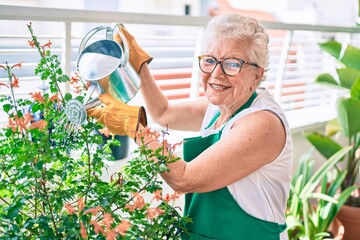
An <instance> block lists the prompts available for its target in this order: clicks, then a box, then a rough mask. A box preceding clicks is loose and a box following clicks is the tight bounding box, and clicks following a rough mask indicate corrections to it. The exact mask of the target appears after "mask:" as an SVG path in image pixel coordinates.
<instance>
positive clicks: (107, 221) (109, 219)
mask: <svg viewBox="0 0 360 240" xmlns="http://www.w3.org/2000/svg"><path fill="white" fill-rule="evenodd" d="M103 222H104V223H105V226H106V229H108V230H110V229H111V223H113V222H114V219H113V217H112V216H111V214H110V213H105V214H104V220H103Z"/></svg>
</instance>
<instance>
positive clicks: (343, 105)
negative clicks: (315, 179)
mask: <svg viewBox="0 0 360 240" xmlns="http://www.w3.org/2000/svg"><path fill="white" fill-rule="evenodd" d="M320 48H321V49H322V50H323V51H325V52H327V53H329V54H330V55H331V56H333V57H335V58H336V59H337V61H338V63H339V67H338V68H337V69H336V73H337V76H333V75H331V74H329V73H323V74H320V75H318V76H317V77H316V81H317V82H319V83H325V84H328V85H330V86H334V87H339V88H342V89H348V90H350V94H349V96H346V97H339V99H338V100H337V103H336V112H337V118H336V119H335V120H333V121H330V122H329V123H328V124H327V126H326V131H325V134H322V133H320V132H311V133H305V136H306V138H307V139H308V140H309V141H310V142H311V143H312V144H313V146H314V147H315V148H316V149H317V150H318V151H319V152H320V153H321V154H322V155H323V156H324V157H325V158H329V157H330V156H332V155H333V154H334V153H335V152H337V151H338V150H339V149H341V148H342V147H343V145H344V144H342V143H341V141H340V140H345V141H346V143H345V145H350V146H352V149H351V151H349V153H348V154H347V156H346V157H345V158H344V161H343V162H342V163H341V164H337V165H336V167H337V171H338V173H339V174H343V173H345V174H346V176H345V179H344V181H343V182H342V184H341V190H342V191H344V190H345V189H346V188H348V187H349V186H357V188H359V187H360V186H359V182H358V181H359V179H358V178H359V167H360V148H359V146H360V121H359V119H360V49H359V48H357V47H354V46H352V45H345V44H344V45H342V44H340V43H339V42H337V41H334V40H331V41H327V42H325V43H321V44H320ZM339 137H340V138H339ZM344 166H345V167H344ZM357 191H358V190H357ZM346 206H354V207H357V210H360V198H359V196H358V194H356V191H355V192H354V194H353V195H352V196H349V198H348V200H347V201H346V203H345V206H344V208H345V207H346ZM353 211H354V210H353ZM340 213H341V212H340ZM357 215H358V216H360V212H359V213H358V214H357ZM341 221H342V222H343V224H344V226H345V236H346V239H351V236H350V234H351V233H350V228H351V227H350V226H347V225H346V222H347V219H341ZM357 221H358V222H357V225H358V224H359V223H360V220H357ZM357 228H358V226H357ZM358 231H359V230H358ZM358 234H359V232H358V233H356V235H357V236H359V235H358Z"/></svg>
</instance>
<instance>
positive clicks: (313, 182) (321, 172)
mask: <svg viewBox="0 0 360 240" xmlns="http://www.w3.org/2000/svg"><path fill="white" fill-rule="evenodd" d="M351 149H352V147H351V146H346V147H343V148H342V149H341V150H339V151H338V152H336V153H335V154H334V155H332V156H331V157H330V158H329V159H328V160H327V161H326V162H325V163H324V164H323V165H321V167H320V168H318V169H317V170H316V172H315V173H314V174H313V176H312V177H311V178H310V180H309V182H308V183H307V184H306V185H305V187H304V189H303V190H302V191H301V193H300V198H303V196H308V195H309V194H310V193H311V192H313V191H314V189H315V188H316V187H317V186H318V184H319V182H320V181H321V179H322V178H323V177H324V176H325V175H326V174H327V173H328V171H329V170H330V169H331V168H332V167H333V166H334V165H335V164H336V163H338V162H339V161H340V160H341V159H342V158H343V157H344V156H345V155H346V154H347V153H348V152H349V151H350V150H351Z"/></svg>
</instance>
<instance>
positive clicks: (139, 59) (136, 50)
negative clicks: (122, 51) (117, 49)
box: [114, 24, 153, 73]
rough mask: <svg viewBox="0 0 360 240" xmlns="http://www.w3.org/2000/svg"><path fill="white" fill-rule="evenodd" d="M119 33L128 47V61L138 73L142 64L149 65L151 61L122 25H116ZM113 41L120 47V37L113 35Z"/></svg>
mask: <svg viewBox="0 0 360 240" xmlns="http://www.w3.org/2000/svg"><path fill="white" fill-rule="evenodd" d="M117 26H118V27H119V30H120V31H121V33H122V34H123V35H124V36H125V38H126V41H127V44H128V46H129V61H130V64H131V65H132V66H133V68H134V69H135V71H136V72H137V73H140V70H141V67H142V66H143V65H144V63H147V64H149V63H150V62H151V60H152V59H153V58H152V57H151V56H150V55H149V54H147V53H146V52H145V51H144V50H143V49H142V48H141V47H140V46H139V45H138V44H137V42H136V41H135V38H134V36H133V35H131V34H130V33H129V32H128V31H127V30H126V29H125V27H124V25H122V24H118V25H117ZM114 40H115V41H116V42H118V43H119V44H120V45H122V40H121V37H120V35H119V34H118V33H116V34H115V35H114Z"/></svg>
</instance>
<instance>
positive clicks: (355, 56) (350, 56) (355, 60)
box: [339, 45, 360, 71]
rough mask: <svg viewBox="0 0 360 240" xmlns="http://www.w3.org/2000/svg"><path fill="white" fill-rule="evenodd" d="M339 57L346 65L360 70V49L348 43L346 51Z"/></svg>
mask: <svg viewBox="0 0 360 240" xmlns="http://www.w3.org/2000/svg"><path fill="white" fill-rule="evenodd" d="M340 57H341V59H339V60H340V61H341V62H342V63H344V64H345V65H346V66H348V67H351V68H354V69H357V70H358V71H360V49H359V48H357V47H354V46H352V45H347V47H346V49H345V52H344V54H343V55H342V56H340Z"/></svg>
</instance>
